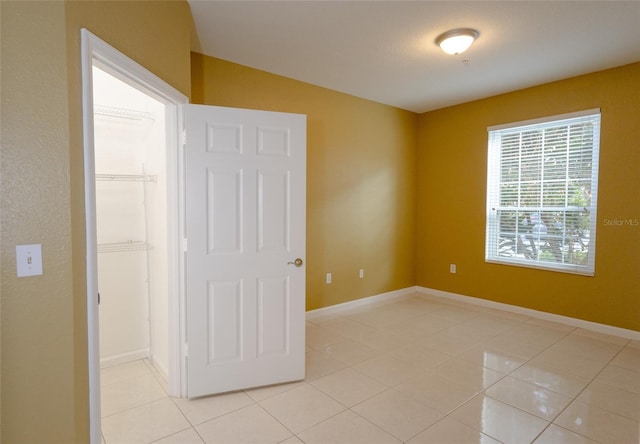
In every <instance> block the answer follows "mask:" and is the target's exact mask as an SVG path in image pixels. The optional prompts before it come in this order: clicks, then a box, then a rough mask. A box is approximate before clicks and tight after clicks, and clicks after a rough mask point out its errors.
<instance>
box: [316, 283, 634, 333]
mask: <svg viewBox="0 0 640 444" xmlns="http://www.w3.org/2000/svg"><path fill="white" fill-rule="evenodd" d="M416 293H418V294H421V295H428V296H434V297H437V298H442V299H448V300H450V301H458V302H464V303H467V304H472V305H477V306H480V307H486V308H495V309H498V310H503V311H508V312H511V313H516V314H522V315H525V316H530V317H532V318H536V319H543V320H545V321H552V322H558V323H560V324H565V325H569V326H571V327H577V328H583V329H585V330H591V331H594V332H598V333H604V334H607V335H613V336H619V337H622V338H625V339H633V340H636V341H640V331H636V330H629V329H626V328H620V327H614V326H612V325H606V324H599V323H597V322H592V321H585V320H582V319H577V318H572V317H569V316H562V315H558V314H553V313H547V312H544V311H539V310H534V309H532V308H525V307H520V306H517V305H510V304H504V303H502V302H495V301H490V300H487V299H481V298H476V297H473V296H464V295H461V294H457V293H450V292H448V291H442V290H435V289H433V288H426V287H420V286H415V287H407V288H403V289H400V290H395V291H390V292H388V293H382V294H379V295H375V296H370V297H366V298H362V299H356V300H355V301H349V302H344V303H342V304H337V305H331V306H330V307H324V308H318V309H316V310H310V311H308V312H307V321H313V320H315V319H319V318H322V317H323V316H327V315H339V314H340V313H343V312H346V311H348V310H352V309H354V308H358V307H365V306H367V305H376V304H384V303H388V302H391V301H393V300H397V299H401V298H405V297H408V296H411V295H414V294H416Z"/></svg>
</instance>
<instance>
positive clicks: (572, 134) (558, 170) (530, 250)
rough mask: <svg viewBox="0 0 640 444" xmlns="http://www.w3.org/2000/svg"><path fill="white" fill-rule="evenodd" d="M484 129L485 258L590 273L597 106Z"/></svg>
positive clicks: (596, 182)
mask: <svg viewBox="0 0 640 444" xmlns="http://www.w3.org/2000/svg"><path fill="white" fill-rule="evenodd" d="M488 131H489V152H488V154H489V155H488V168H487V170H488V171H487V226H486V229H487V232H486V250H485V259H486V261H487V262H497V263H503V264H510V265H519V266H524V267H534V268H542V269H550V270H556V271H564V272H569V273H577V274H585V275H593V273H594V265H595V252H596V250H595V247H596V244H595V240H596V200H597V199H596V198H597V188H598V150H599V145H600V110H599V109H596V110H589V111H584V112H579V113H572V114H565V115H561V116H553V117H549V118H544V119H538V120H535V121H527V122H519V123H514V124H508V125H501V126H496V127H490V128H488Z"/></svg>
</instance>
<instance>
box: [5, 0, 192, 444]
mask: <svg viewBox="0 0 640 444" xmlns="http://www.w3.org/2000/svg"><path fill="white" fill-rule="evenodd" d="M0 4H1V8H2V14H1V18H2V28H1V29H2V43H1V44H2V53H1V55H2V65H1V69H2V80H1V82H2V85H1V86H2V98H1V106H2V123H1V125H2V127H1V129H2V166H1V174H2V176H1V177H2V190H1V199H2V200H1V204H2V207H1V208H2V216H1V217H2V218H1V222H2V224H1V232H0V236H1V240H2V247H1V257H2V264H3V267H2V275H1V277H2V281H1V291H2V293H1V297H2V301H1V304H2V313H1V317H2V318H1V320H2V323H1V328H2V332H1V339H2V361H1V365H2V368H1V373H2V394H1V406H2V407H1V413H2V438H3V439H4V440H5V441H6V442H12V443H13V442H27V443H33V442H42V443H44V442H46V443H57V442H59V443H72V442H87V441H88V431H89V422H88V413H89V412H88V382H87V379H88V378H87V374H88V370H87V351H86V350H87V345H86V322H87V321H86V290H85V285H86V281H85V275H86V269H85V268H86V267H85V261H84V256H85V253H84V251H85V243H84V235H85V234H84V217H85V216H84V195H83V190H84V179H83V174H84V173H83V166H82V165H83V155H82V150H83V147H82V127H81V121H82V110H81V77H80V28H81V27H86V28H88V29H89V30H90V31H92V32H93V33H95V34H96V35H98V37H100V38H102V39H103V40H106V41H107V42H108V43H110V44H112V45H113V46H115V47H116V48H117V49H119V50H121V51H122V52H124V53H125V54H127V55H129V56H130V57H131V58H133V59H134V60H136V61H138V62H139V63H141V64H142V65H144V66H145V67H147V68H149V69H150V70H151V71H153V72H154V73H156V74H157V75H158V76H160V77H162V78H163V79H164V80H166V81H167V82H168V83H170V84H171V85H173V86H174V87H176V88H177V89H179V90H180V91H182V92H183V93H185V94H187V95H188V94H189V92H190V89H191V88H190V73H189V70H190V66H189V64H190V62H189V58H190V53H189V49H190V48H189V35H190V26H191V17H190V12H189V7H188V4H187V3H186V2H183V1H180V2H178V1H176V2H162V1H160V2H117V1H113V2H112V1H104V2H103V1H97V2H58V1H56V2H53V1H52V2H48V1H44V2H12V1H2V2H1V3H0ZM23 243H41V244H42V248H43V257H44V275H43V276H40V277H31V278H19V279H18V278H16V277H15V276H16V270H15V246H16V245H17V244H23Z"/></svg>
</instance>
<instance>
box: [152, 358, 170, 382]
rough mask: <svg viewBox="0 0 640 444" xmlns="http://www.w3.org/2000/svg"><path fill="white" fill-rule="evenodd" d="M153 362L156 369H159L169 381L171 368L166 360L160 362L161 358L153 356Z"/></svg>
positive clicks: (161, 374)
mask: <svg viewBox="0 0 640 444" xmlns="http://www.w3.org/2000/svg"><path fill="white" fill-rule="evenodd" d="M151 364H153V366H154V367H155V368H156V370H158V373H160V376H162V377H163V378H164V380H165V381H169V369H168V367H167V366H166V365H165V363H164V362H160V360H158V359H154V358H152V359H151Z"/></svg>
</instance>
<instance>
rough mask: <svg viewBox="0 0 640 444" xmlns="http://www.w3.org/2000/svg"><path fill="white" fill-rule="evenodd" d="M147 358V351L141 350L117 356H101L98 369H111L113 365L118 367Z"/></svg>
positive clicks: (145, 349) (146, 349)
mask: <svg viewBox="0 0 640 444" xmlns="http://www.w3.org/2000/svg"><path fill="white" fill-rule="evenodd" d="M148 357H149V349H148V348H143V349H140V350H134V351H130V352H126V353H121V354H119V355H112V356H104V357H103V356H101V357H100V368H106V367H113V366H114V365H120V364H124V363H127V362H131V361H137V360H138V359H144V358H148Z"/></svg>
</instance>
